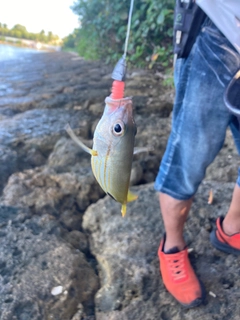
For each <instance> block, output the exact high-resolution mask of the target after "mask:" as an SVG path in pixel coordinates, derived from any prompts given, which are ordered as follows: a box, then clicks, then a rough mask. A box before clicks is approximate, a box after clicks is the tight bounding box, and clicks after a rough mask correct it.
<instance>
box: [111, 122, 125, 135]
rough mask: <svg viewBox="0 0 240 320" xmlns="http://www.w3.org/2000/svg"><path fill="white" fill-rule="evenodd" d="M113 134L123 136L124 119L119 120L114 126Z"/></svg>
mask: <svg viewBox="0 0 240 320" xmlns="http://www.w3.org/2000/svg"><path fill="white" fill-rule="evenodd" d="M112 131H113V134H114V135H115V136H121V135H123V133H124V123H123V122H122V121H117V122H116V123H114V125H113V127H112Z"/></svg>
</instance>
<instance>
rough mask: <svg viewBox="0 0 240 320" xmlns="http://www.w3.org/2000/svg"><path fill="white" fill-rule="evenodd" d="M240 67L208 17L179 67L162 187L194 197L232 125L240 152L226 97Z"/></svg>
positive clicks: (238, 133)
mask: <svg viewBox="0 0 240 320" xmlns="http://www.w3.org/2000/svg"><path fill="white" fill-rule="evenodd" d="M239 68H240V55H239V53H237V51H236V50H235V49H234V47H233V46H232V45H231V44H230V42H229V41H228V40H227V39H226V38H225V37H224V35H223V34H222V33H221V32H220V31H219V30H218V29H217V27H216V26H215V25H214V24H213V23H212V22H211V20H210V19H208V18H207V19H206V21H205V22H204V24H203V26H202V28H201V32H200V33H199V35H198V37H197V40H196V42H195V44H194V46H193V48H192V50H191V53H190V54H189V56H188V57H187V58H186V59H177V62H176V65H175V70H174V82H175V88H176V95H175V102H174V107H173V115H172V117H173V118H172V130H171V134H170V136H169V140H168V144H167V147H166V150H165V154H164V156H163V158H162V161H161V164H160V168H159V172H158V175H157V177H156V181H155V189H156V190H157V191H160V192H163V193H166V194H168V195H170V196H171V197H173V198H175V199H179V200H187V199H189V198H191V197H192V196H193V195H194V194H195V193H196V191H197V189H198V186H199V184H200V183H201V182H202V180H203V178H204V176H205V172H206V169H207V167H208V166H209V165H210V164H211V163H212V162H213V160H214V159H215V157H216V156H217V154H218V153H219V151H220V149H221V148H222V146H223V143H224V140H225V135H226V130H227V128H228V126H229V127H230V128H231V130H232V134H233V137H234V140H235V143H236V147H237V150H238V153H239V154H240V131H239V128H238V121H237V118H236V117H235V116H233V115H232V114H230V113H229V111H228V109H227V108H226V106H225V104H224V101H223V95H224V90H225V88H226V86H227V84H228V83H229V81H230V80H231V79H232V77H233V76H234V74H235V73H236V71H237V70H238V69H239ZM237 184H238V185H239V186H240V170H239V172H238V179H237Z"/></svg>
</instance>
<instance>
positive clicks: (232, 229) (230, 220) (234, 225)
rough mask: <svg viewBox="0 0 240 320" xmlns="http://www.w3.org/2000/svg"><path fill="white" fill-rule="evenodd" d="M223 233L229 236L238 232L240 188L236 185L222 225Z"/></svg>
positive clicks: (239, 228)
mask: <svg viewBox="0 0 240 320" xmlns="http://www.w3.org/2000/svg"><path fill="white" fill-rule="evenodd" d="M222 228H223V231H224V232H225V233H226V234H227V235H229V236H231V235H233V234H235V233H239V232H240V187H239V186H238V185H237V184H236V185H235V188H234V191H233V196H232V202H231V204H230V207H229V210H228V213H227V215H226V216H225V218H224V220H223V223H222Z"/></svg>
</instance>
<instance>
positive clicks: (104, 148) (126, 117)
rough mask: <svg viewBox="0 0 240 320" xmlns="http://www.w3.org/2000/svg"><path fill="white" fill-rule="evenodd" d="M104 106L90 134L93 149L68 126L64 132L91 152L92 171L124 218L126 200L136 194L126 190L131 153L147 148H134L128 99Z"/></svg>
mask: <svg viewBox="0 0 240 320" xmlns="http://www.w3.org/2000/svg"><path fill="white" fill-rule="evenodd" d="M105 103H106V104H105V108H104V112H103V114H102V117H101V119H100V120H99V122H98V124H97V126H96V129H95V131H94V135H93V146H92V149H91V148H88V147H87V146H86V145H85V144H83V142H82V141H81V140H80V139H79V138H78V137H77V136H76V135H75V134H74V132H73V131H72V129H71V128H70V126H69V125H68V126H67V127H66V131H67V132H68V134H69V135H70V137H71V138H72V139H73V140H74V141H75V142H76V143H77V144H78V145H79V146H80V147H81V148H82V149H83V150H84V151H86V152H88V153H89V154H90V155H91V167H92V171H93V174H94V176H95V178H96V180H97V182H98V183H99V185H100V186H101V188H102V189H103V190H104V191H105V193H106V194H108V195H109V196H110V197H111V198H113V199H114V200H115V201H117V202H119V203H121V204H122V207H121V213H122V216H123V217H124V216H125V214H126V211H127V203H128V202H131V201H134V200H136V199H137V198H138V196H137V195H136V194H134V193H132V192H131V191H130V190H129V184H130V175H131V168H132V161H133V154H134V153H139V152H143V151H146V148H145V147H144V148H135V152H134V142H135V135H136V133H137V127H136V124H135V121H134V118H133V106H132V100H131V98H123V99H119V100H116V99H112V98H111V97H107V98H106V99H105Z"/></svg>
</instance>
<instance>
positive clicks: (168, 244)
mask: <svg viewBox="0 0 240 320" xmlns="http://www.w3.org/2000/svg"><path fill="white" fill-rule="evenodd" d="M185 247H186V243H185V241H184V239H183V237H182V236H181V237H169V236H168V237H167V236H166V240H165V243H164V248H163V250H164V252H167V251H169V250H170V249H173V248H177V249H178V250H179V251H182V250H183V249H184V248H185Z"/></svg>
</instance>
